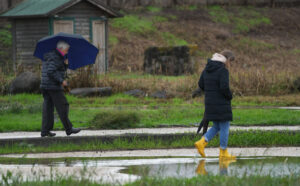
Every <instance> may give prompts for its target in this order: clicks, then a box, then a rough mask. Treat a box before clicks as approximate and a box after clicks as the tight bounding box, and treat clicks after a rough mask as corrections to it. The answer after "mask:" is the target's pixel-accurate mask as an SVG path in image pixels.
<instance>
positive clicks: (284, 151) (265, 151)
mask: <svg viewBox="0 0 300 186" xmlns="http://www.w3.org/2000/svg"><path fill="white" fill-rule="evenodd" d="M229 152H230V153H232V154H234V155H236V156H239V157H249V156H284V157H300V147H271V148H266V147H251V148H229ZM205 153H206V155H207V157H216V156H218V155H219V148H207V149H206V150H205ZM167 156H168V157H181V156H182V157H199V155H198V152H197V150H196V149H152V150H129V151H90V152H64V153H37V154H10V155H0V157H11V158H70V157H85V158H96V157H167Z"/></svg>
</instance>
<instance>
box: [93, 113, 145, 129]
mask: <svg viewBox="0 0 300 186" xmlns="http://www.w3.org/2000/svg"><path fill="white" fill-rule="evenodd" d="M139 122H140V117H139V115H138V114H137V113H136V112H132V111H103V112H101V113H99V114H97V115H96V116H95V117H94V119H93V120H92V122H91V123H92V124H91V126H92V128H96V129H126V128H137V127H138V124H139Z"/></svg>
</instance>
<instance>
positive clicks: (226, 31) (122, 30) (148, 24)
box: [109, 6, 300, 94]
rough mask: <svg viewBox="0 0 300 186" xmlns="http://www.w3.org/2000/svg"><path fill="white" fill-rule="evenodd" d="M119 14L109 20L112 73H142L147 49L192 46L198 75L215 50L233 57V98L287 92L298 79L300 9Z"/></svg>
mask: <svg viewBox="0 0 300 186" xmlns="http://www.w3.org/2000/svg"><path fill="white" fill-rule="evenodd" d="M122 13H123V14H124V15H125V16H124V17H123V18H120V19H115V20H113V21H111V22H110V28H109V29H110V36H109V41H110V66H111V67H110V70H111V71H123V72H124V71H127V72H128V71H129V72H141V71H142V65H143V58H144V51H145V49H146V48H148V47H150V46H174V45H192V44H196V45H198V48H199V49H198V51H197V52H196V54H195V56H194V59H195V62H196V64H197V67H198V73H200V72H201V70H202V69H203V67H204V65H205V63H206V59H207V58H209V57H210V56H211V55H212V54H213V53H214V52H216V51H220V50H222V49H224V48H227V49H230V50H233V51H234V52H235V53H236V55H237V60H236V62H235V63H234V64H233V65H232V69H231V75H232V78H231V80H232V84H233V86H234V87H235V92H236V93H237V94H239V92H241V94H242V92H248V93H250V94H256V93H264V92H258V91H260V90H263V89H265V88H266V89H268V91H269V92H270V91H274V92H277V93H279V92H282V93H287V92H289V91H290V89H294V88H295V87H293V86H294V85H293V82H294V80H295V79H296V78H297V77H300V71H299V67H300V34H299V33H300V22H299V19H300V7H294V8H267V7H262V8H258V7H238V6H228V7H221V6H210V7H200V8H199V7H196V6H183V7H176V8H172V9H170V8H157V7H147V8H136V9H134V10H130V11H123V12H122ZM249 89H251V91H249ZM258 89H260V90H258ZM278 89H282V91H279V92H278ZM284 90H286V91H284Z"/></svg>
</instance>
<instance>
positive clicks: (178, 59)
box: [143, 46, 197, 76]
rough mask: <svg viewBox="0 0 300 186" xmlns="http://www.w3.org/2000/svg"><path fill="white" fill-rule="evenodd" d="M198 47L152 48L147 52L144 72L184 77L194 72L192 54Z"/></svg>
mask: <svg viewBox="0 0 300 186" xmlns="http://www.w3.org/2000/svg"><path fill="white" fill-rule="evenodd" d="M194 47H196V48H197V46H177V47H150V48H148V49H147V50H146V51H145V56H144V66H143V68H144V71H145V72H146V73H150V74H163V75H173V76H178V75H183V74H187V73H189V74H192V73H193V72H194V63H193V60H192V57H191V56H192V55H191V54H192V53H193V52H194Z"/></svg>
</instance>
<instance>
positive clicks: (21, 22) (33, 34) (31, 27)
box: [13, 18, 49, 65]
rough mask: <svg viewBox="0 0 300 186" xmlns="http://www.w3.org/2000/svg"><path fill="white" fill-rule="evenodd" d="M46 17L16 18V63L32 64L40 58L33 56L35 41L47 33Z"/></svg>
mask: <svg viewBox="0 0 300 186" xmlns="http://www.w3.org/2000/svg"><path fill="white" fill-rule="evenodd" d="M48 27H49V21H48V18H38V19H16V20H15V30H14V32H15V33H13V34H14V35H15V46H14V47H16V48H15V54H14V55H15V57H16V60H17V62H18V63H22V64H24V65H32V64H36V63H38V62H39V61H40V60H38V59H37V58H35V57H33V52H34V49H35V46H36V43H37V41H38V40H40V39H41V38H43V37H45V36H47V35H48V33H49V28H48Z"/></svg>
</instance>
